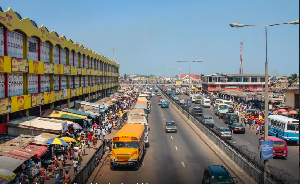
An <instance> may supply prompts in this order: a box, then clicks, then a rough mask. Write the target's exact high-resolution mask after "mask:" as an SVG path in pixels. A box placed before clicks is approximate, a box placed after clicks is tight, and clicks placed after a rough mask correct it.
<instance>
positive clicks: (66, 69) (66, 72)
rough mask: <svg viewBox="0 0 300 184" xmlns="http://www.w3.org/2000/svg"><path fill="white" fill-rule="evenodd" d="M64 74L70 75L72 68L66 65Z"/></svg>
mask: <svg viewBox="0 0 300 184" xmlns="http://www.w3.org/2000/svg"><path fill="white" fill-rule="evenodd" d="M64 74H67V75H70V66H69V65H64Z"/></svg>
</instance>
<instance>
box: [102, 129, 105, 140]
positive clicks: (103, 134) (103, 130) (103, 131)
mask: <svg viewBox="0 0 300 184" xmlns="http://www.w3.org/2000/svg"><path fill="white" fill-rule="evenodd" d="M105 132H106V131H105V128H103V127H102V136H103V141H104V138H105Z"/></svg>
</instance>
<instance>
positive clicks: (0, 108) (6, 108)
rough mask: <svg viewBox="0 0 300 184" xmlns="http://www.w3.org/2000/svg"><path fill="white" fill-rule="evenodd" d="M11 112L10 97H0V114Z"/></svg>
mask: <svg viewBox="0 0 300 184" xmlns="http://www.w3.org/2000/svg"><path fill="white" fill-rule="evenodd" d="M10 112H11V106H10V98H4V99H0V114H7V113H10Z"/></svg>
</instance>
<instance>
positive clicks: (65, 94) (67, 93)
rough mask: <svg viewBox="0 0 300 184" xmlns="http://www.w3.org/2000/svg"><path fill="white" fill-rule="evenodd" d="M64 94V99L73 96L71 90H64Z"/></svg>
mask: <svg viewBox="0 0 300 184" xmlns="http://www.w3.org/2000/svg"><path fill="white" fill-rule="evenodd" d="M63 92H64V99H68V98H70V96H71V94H70V93H71V92H70V89H64V90H63Z"/></svg>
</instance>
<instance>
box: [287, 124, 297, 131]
mask: <svg viewBox="0 0 300 184" xmlns="http://www.w3.org/2000/svg"><path fill="white" fill-rule="evenodd" d="M287 130H292V131H299V125H297V124H287Z"/></svg>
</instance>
